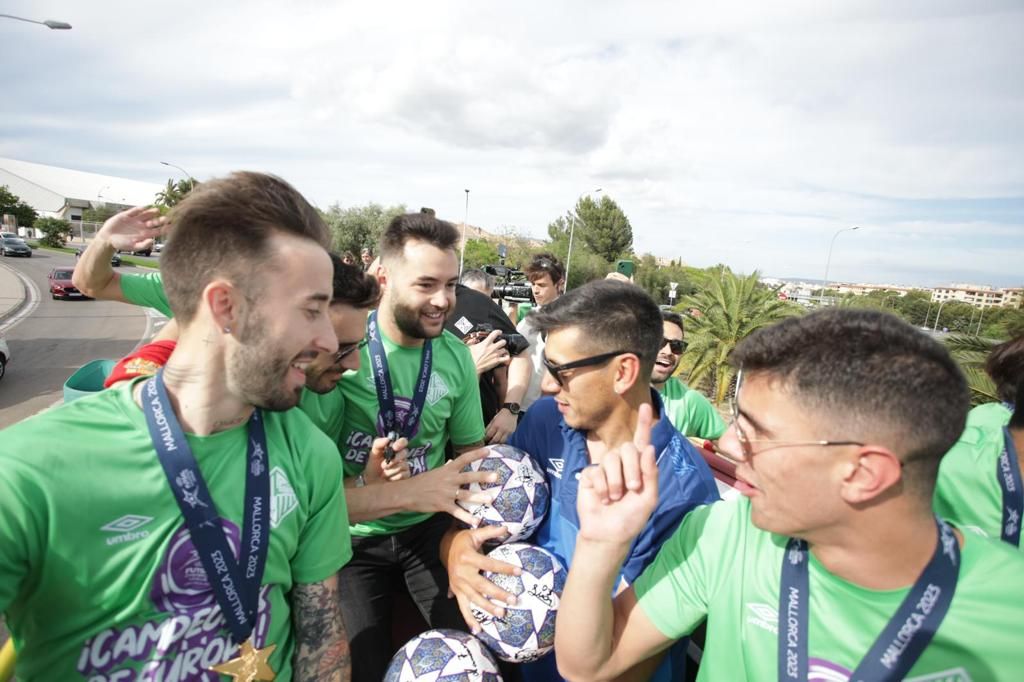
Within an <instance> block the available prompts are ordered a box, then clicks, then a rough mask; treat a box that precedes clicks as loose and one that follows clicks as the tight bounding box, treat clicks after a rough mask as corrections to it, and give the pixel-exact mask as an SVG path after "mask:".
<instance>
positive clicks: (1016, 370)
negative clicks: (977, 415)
mask: <svg viewBox="0 0 1024 682" xmlns="http://www.w3.org/2000/svg"><path fill="white" fill-rule="evenodd" d="M985 372H986V373H987V374H988V375H989V376H990V377H992V381H994V382H995V384H996V394H997V395H998V396H999V399H1000V400H1003V401H1006V402H1008V403H1014V402H1017V397H1018V396H1019V395H1020V394H1019V393H1018V392H1017V384H1019V383H1020V382H1021V381H1024V334H1021V335H1020V336H1018V337H1017V338H1015V339H1010V340H1009V341H1005V342H1003V343H1001V344H999V345H998V346H996V347H995V348H993V349H992V352H990V353H989V354H988V358H986V360H985Z"/></svg>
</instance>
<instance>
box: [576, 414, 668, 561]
mask: <svg viewBox="0 0 1024 682" xmlns="http://www.w3.org/2000/svg"><path fill="white" fill-rule="evenodd" d="M653 421H654V418H653V412H652V409H651V406H650V405H646V404H645V405H641V406H640V414H639V416H638V418H637V423H636V431H635V432H634V434H633V441H632V442H626V443H623V444H622V445H621V446H619V447H618V448H615V449H612V450H609V451H608V452H606V453H605V454H604V457H602V459H601V463H600V464H591V465H590V466H589V467H587V468H586V469H584V470H583V472H582V473H581V474H580V485H579V493H578V498H577V501H576V508H577V512H578V513H579V518H580V532H579V535H580V537H581V538H585V539H587V540H592V541H596V542H609V543H627V542H631V541H632V540H633V538H634V537H636V536H637V535H638V534H639V533H640V531H641V530H643V527H644V526H645V525H646V524H647V519H648V518H649V517H650V515H651V511H652V510H653V509H654V507H655V505H657V503H658V464H657V461H656V459H655V453H654V446H653V445H651V425H652V423H653Z"/></svg>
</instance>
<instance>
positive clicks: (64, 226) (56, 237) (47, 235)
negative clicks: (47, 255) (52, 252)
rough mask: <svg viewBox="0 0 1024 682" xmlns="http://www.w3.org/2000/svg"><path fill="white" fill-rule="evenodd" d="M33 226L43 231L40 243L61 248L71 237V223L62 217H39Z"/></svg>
mask: <svg viewBox="0 0 1024 682" xmlns="http://www.w3.org/2000/svg"><path fill="white" fill-rule="evenodd" d="M33 227H34V228H35V229H37V230H39V231H40V232H42V233H43V236H42V237H41V238H40V239H39V243H40V244H42V245H43V246H52V247H55V248H60V247H62V246H64V244H66V243H67V241H68V240H69V239H71V223H70V222H69V221H67V220H62V219H60V218H39V219H38V220H36V224H35V225H33Z"/></svg>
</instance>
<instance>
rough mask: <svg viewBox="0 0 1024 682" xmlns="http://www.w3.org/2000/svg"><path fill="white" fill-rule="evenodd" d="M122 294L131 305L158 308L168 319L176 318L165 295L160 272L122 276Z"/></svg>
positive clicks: (127, 273) (128, 273) (125, 274)
mask: <svg viewBox="0 0 1024 682" xmlns="http://www.w3.org/2000/svg"><path fill="white" fill-rule="evenodd" d="M121 293H122V294H123V295H124V297H125V298H126V299H128V302H129V303H134V304H135V305H141V306H144V307H146V308H156V309H157V310H159V311H160V312H161V313H163V314H164V315H166V316H167V317H174V313H173V312H171V304H170V303H168V302H167V294H165V293H164V281H163V277H162V275H161V274H160V273H159V272H147V273H146V274H144V275H136V274H133V273H130V272H126V273H124V274H122V275H121Z"/></svg>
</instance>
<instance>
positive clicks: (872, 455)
mask: <svg viewBox="0 0 1024 682" xmlns="http://www.w3.org/2000/svg"><path fill="white" fill-rule="evenodd" d="M847 466H848V469H847V470H846V471H845V472H844V475H843V482H842V488H841V495H842V497H843V499H844V500H846V501H847V502H849V503H851V504H863V503H869V502H871V501H872V500H875V499H878V498H881V497H882V496H883V495H886V494H888V493H891V492H893V491H894V490H895V489H896V488H897V487H898V486H900V484H901V483H902V482H903V464H902V462H900V459H899V457H897V456H896V455H895V454H893V452H892V451H891V450H889V449H888V448H886V447H883V446H881V445H870V444H868V445H862V446H860V449H859V450H858V452H857V459H856V460H854V461H851V462H848V463H847Z"/></svg>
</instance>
